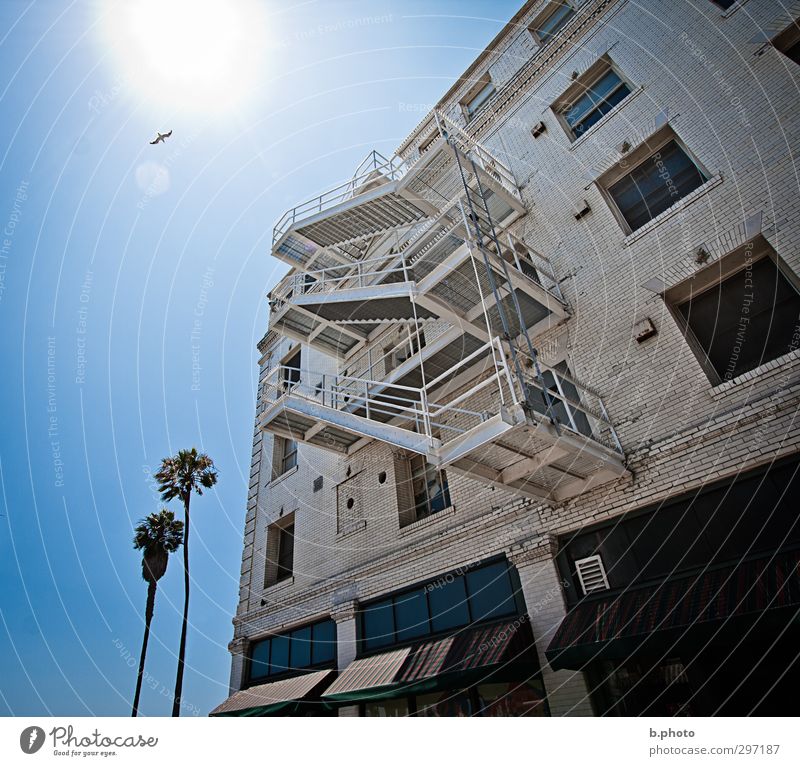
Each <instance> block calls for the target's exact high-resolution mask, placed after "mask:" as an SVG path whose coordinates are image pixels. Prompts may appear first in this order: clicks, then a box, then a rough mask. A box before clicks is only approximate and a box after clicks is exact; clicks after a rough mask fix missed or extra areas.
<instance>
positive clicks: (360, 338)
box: [260, 116, 626, 501]
mask: <svg viewBox="0 0 800 766" xmlns="http://www.w3.org/2000/svg"><path fill="white" fill-rule="evenodd" d="M437 129H438V131H439V132H438V135H437V136H436V137H435V138H434V139H433V140H432V141H430V142H428V143H427V145H426V148H425V151H424V153H422V154H420V157H419V158H418V159H417V160H416V161H415V162H413V163H405V162H403V161H401V160H399V159H398V158H392V159H390V160H387V159H386V158H384V157H382V156H381V155H378V154H377V153H372V154H371V155H369V156H368V157H367V159H366V160H365V162H364V163H362V164H361V165H360V166H359V168H358V169H357V170H356V172H355V174H354V175H353V178H351V179H350V180H349V181H347V182H346V183H344V184H340V185H339V186H337V187H335V188H334V189H333V190H331V191H330V192H326V193H324V194H322V195H320V196H319V197H316V198H314V199H313V200H311V201H309V202H306V203H303V204H301V205H298V206H296V207H295V208H292V209H291V210H290V211H288V212H287V213H286V214H285V215H284V216H283V217H282V218H281V219H280V221H279V222H278V224H277V225H276V227H275V232H274V237H273V254H274V255H276V256H277V257H279V258H282V259H283V260H285V261H286V262H288V263H291V264H292V265H293V267H294V268H293V271H292V272H290V273H289V274H288V275H287V277H286V278H285V279H284V280H282V281H281V282H280V283H279V284H278V285H277V286H276V288H274V289H273V290H272V292H271V293H270V307H271V321H270V325H271V327H272V329H274V330H276V331H278V332H280V333H282V334H284V335H286V336H289V337H291V338H294V339H296V340H298V341H301V342H302V343H304V344H307V345H308V346H309V347H311V348H316V349H318V350H320V351H323V352H324V353H325V354H328V355H331V356H333V357H335V358H336V359H337V360H338V369H339V373H338V374H336V375H330V374H327V373H326V374H323V373H316V372H314V371H311V370H306V369H303V370H301V371H300V372H299V374H298V373H297V371H296V368H292V369H293V370H294V372H293V373H292V376H291V377H287V372H286V369H285V368H283V367H280V366H278V367H276V368H274V369H273V370H271V371H270V372H269V374H268V375H267V378H266V379H265V380H264V381H263V383H262V395H261V397H262V399H261V401H262V405H263V412H262V415H261V419H260V422H261V426H262V427H263V428H264V429H266V430H268V431H271V432H273V433H276V434H279V435H281V436H284V437H285V438H290V439H294V440H296V441H302V442H305V443H308V444H312V445H314V446H317V447H322V448H325V449H329V450H333V451H335V452H338V453H340V454H350V453H351V452H353V451H354V450H356V449H359V448H360V447H361V446H363V445H365V444H367V443H369V442H370V441H373V440H379V441H382V442H385V443H387V444H390V445H392V446H393V447H395V448H397V449H401V450H407V451H409V452H412V453H417V454H422V455H425V456H426V459H427V460H428V462H430V463H432V464H434V465H437V466H439V467H447V469H448V470H452V471H455V472H461V473H465V474H469V475H470V476H472V477H473V478H477V479H479V480H480V481H482V482H484V483H487V484H490V485H493V486H498V487H505V488H510V489H513V490H514V491H517V492H520V493H523V494H527V495H531V496H536V497H541V498H547V499H548V500H553V501H559V500H562V499H565V498H567V497H572V496H574V495H575V494H578V493H580V492H583V491H585V490H586V489H587V488H588V487H591V486H594V485H595V484H597V483H600V482H602V481H608V480H610V479H612V478H615V477H618V476H620V475H623V474H624V473H626V469H625V465H624V456H623V454H622V450H621V447H620V444H619V441H618V440H617V437H616V433H615V432H614V428H613V425H612V424H611V422H610V420H609V419H608V416H607V414H606V412H605V408H604V407H603V403H602V400H601V399H600V397H599V395H597V393H596V392H594V391H592V390H591V389H590V388H589V387H587V386H584V385H581V384H580V383H579V382H577V381H576V380H574V378H572V376H571V375H570V374H569V372H568V371H567V370H566V369H557V368H551V367H548V366H547V365H544V364H542V363H541V362H540V360H539V358H538V354H537V351H536V346H535V343H534V339H535V338H536V336H537V335H539V334H541V333H542V332H543V331H545V330H547V329H549V328H551V327H553V326H554V325H555V324H558V323H559V322H562V321H564V320H565V319H566V318H567V317H568V310H567V307H566V304H565V303H564V300H563V298H562V296H561V293H560V290H559V286H558V280H557V279H556V277H555V274H554V272H553V270H552V268H551V267H550V264H549V262H548V261H547V259H546V258H545V257H544V256H542V255H541V254H539V253H535V252H533V251H532V250H531V249H530V248H529V247H528V246H527V245H526V244H525V243H524V242H522V241H521V240H519V239H518V238H516V237H514V236H513V235H512V234H511V232H510V231H509V230H508V227H509V226H510V225H511V224H512V223H513V222H514V221H515V220H516V219H517V218H519V216H521V215H524V214H525V207H524V205H523V204H522V200H521V197H520V194H519V191H518V189H517V188H516V183H515V181H514V178H513V175H512V174H511V172H510V170H508V169H507V168H506V167H505V166H504V165H503V163H502V162H500V161H499V160H498V159H497V158H495V157H493V156H492V155H491V154H490V153H489V152H488V151H487V150H486V149H485V148H483V147H481V146H480V145H478V144H476V143H475V142H473V141H472V140H471V139H470V138H469V137H468V136H467V135H466V134H464V133H463V131H461V130H460V129H458V128H456V127H455V126H453V125H451V124H450V123H448V122H447V120H446V119H445V118H444V117H441V116H439V117H438V118H437ZM298 375H299V379H298Z"/></svg>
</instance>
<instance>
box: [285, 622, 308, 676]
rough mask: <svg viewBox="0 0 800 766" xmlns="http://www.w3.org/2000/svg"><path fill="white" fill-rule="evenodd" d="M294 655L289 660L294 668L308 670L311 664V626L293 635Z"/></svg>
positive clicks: (296, 631)
mask: <svg viewBox="0 0 800 766" xmlns="http://www.w3.org/2000/svg"><path fill="white" fill-rule="evenodd" d="M291 639H292V654H291V657H290V658H289V660H290V661H291V663H292V667H293V668H307V667H308V666H309V665H310V664H311V626H308V627H305V628H300V629H299V630H294V631H292V633H291Z"/></svg>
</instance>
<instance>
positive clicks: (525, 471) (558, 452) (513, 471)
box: [500, 444, 569, 484]
mask: <svg viewBox="0 0 800 766" xmlns="http://www.w3.org/2000/svg"><path fill="white" fill-rule="evenodd" d="M567 454H569V453H568V452H567V450H565V449H564V448H563V447H559V446H558V445H556V444H553V445H552V446H551V447H550V448H549V449H546V450H543V451H542V452H539V453H537V454H536V455H534V456H533V457H526V458H523V459H522V460H520V461H519V462H518V463H514V464H513V465H510V466H509V467H508V468H504V469H503V470H502V471H501V472H500V481H501V482H503V484H513V483H514V482H515V481H518V480H519V479H523V478H525V477H526V476H530V475H531V474H533V473H535V472H536V471H538V470H539V469H540V468H544V467H545V466H547V465H550V464H551V463H555V462H556V460H560V459H561V458H562V457H564V456H565V455H567Z"/></svg>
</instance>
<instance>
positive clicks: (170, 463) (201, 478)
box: [155, 447, 217, 717]
mask: <svg viewBox="0 0 800 766" xmlns="http://www.w3.org/2000/svg"><path fill="white" fill-rule="evenodd" d="M155 478H156V481H157V482H158V491H159V492H160V493H161V499H162V500H165V501H167V502H169V501H170V500H174V499H175V498H176V497H177V498H180V499H181V500H182V501H183V509H184V519H185V524H184V528H183V588H184V599H183V623H182V625H181V644H180V648H179V650H178V673H177V675H176V676H175V696H174V698H173V700H172V715H173V716H176V717H177V716H179V715H180V714H181V693H182V691H183V669H184V663H185V659H186V629H187V626H188V622H189V502H190V501H191V499H192V492H197V494H198V495H202V494H203V489H204V488H205V489H208V488H209V487H213V486H214V485H215V484H216V483H217V472H216V470H215V469H214V461H213V460H212V459H211V458H210V457H209V456H208V455H206V454H204V453H198V452H197V450H196V449H195V448H194V447H192V448H191V449H190V450H181V451H180V452H178V454H177V455H175V456H174V457H166V458H164V459H163V460H162V461H161V468H160V469H159V470H158V472H157V473H156V474H155Z"/></svg>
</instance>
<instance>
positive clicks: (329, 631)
mask: <svg viewBox="0 0 800 766" xmlns="http://www.w3.org/2000/svg"><path fill="white" fill-rule="evenodd" d="M312 632H313V642H314V643H313V646H312V647H311V649H312V652H311V658H312V661H313V663H314V665H319V664H320V663H323V662H333V660H334V659H336V623H334V621H333V620H325V621H324V622H318V623H317V624H316V625H314V626H312Z"/></svg>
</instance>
